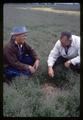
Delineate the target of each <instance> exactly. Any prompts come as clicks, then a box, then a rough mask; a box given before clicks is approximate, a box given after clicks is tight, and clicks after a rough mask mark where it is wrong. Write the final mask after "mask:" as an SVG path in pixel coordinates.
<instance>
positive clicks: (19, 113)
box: [3, 4, 80, 117]
mask: <svg viewBox="0 0 83 120" xmlns="http://www.w3.org/2000/svg"><path fill="white" fill-rule="evenodd" d="M20 6H22V5H13V4H10V5H8V4H5V5H4V43H5V42H7V40H8V39H9V33H10V32H11V29H12V27H13V26H16V25H25V26H26V27H28V30H29V32H28V40H27V42H28V43H29V44H30V45H31V46H32V47H33V48H34V49H35V50H36V51H37V53H38V54H39V56H40V60H41V61H40V67H39V69H38V71H37V72H36V73H35V74H34V75H33V76H31V77H30V78H28V77H27V76H20V77H16V78H14V79H13V80H12V84H11V86H8V85H7V84H6V83H4V84H3V114H4V116H6V117H40V116H41V117H79V116H80V75H79V74H77V73H75V72H73V71H72V70H70V69H69V70H67V69H65V68H64V66H63V65H62V64H60V65H58V66H57V71H56V75H55V77H54V78H48V76H47V58H48V55H49V53H50V50H51V49H52V48H53V46H54V44H55V42H56V41H57V40H58V39H59V35H60V32H62V31H65V30H68V31H71V32H72V33H73V34H76V35H80V15H79V14H78V15H75V14H65V13H64V14H63V13H52V12H46V11H34V10H30V9H25V10H23V9H17V8H18V7H20ZM24 6H26V7H27V5H24Z"/></svg>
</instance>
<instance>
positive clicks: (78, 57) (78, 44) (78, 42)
mask: <svg viewBox="0 0 83 120" xmlns="http://www.w3.org/2000/svg"><path fill="white" fill-rule="evenodd" d="M76 39H77V40H76V41H77V42H76V44H75V45H76V47H77V49H78V55H77V56H76V57H75V58H73V59H71V63H72V64H73V65H76V64H78V63H80V37H77V38H76Z"/></svg>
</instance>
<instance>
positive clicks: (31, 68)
mask: <svg viewBox="0 0 83 120" xmlns="http://www.w3.org/2000/svg"><path fill="white" fill-rule="evenodd" d="M28 68H29V70H30V72H31V73H32V74H33V73H35V69H34V67H32V66H31V65H29V67H28Z"/></svg>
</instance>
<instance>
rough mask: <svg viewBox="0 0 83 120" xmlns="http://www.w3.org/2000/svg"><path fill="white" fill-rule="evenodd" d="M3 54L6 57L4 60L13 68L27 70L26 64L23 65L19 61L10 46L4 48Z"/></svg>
mask: <svg viewBox="0 0 83 120" xmlns="http://www.w3.org/2000/svg"><path fill="white" fill-rule="evenodd" d="M4 56H5V57H6V60H7V61H8V64H9V65H10V66H12V67H14V68H17V69H19V70H28V67H29V66H28V65H25V64H23V63H21V62H20V61H19V60H18V59H17V56H16V54H15V51H14V50H12V49H11V48H9V49H4Z"/></svg>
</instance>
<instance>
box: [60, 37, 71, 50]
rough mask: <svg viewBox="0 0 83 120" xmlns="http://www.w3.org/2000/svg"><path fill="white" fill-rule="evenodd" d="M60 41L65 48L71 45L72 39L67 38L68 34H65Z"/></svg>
mask: <svg viewBox="0 0 83 120" xmlns="http://www.w3.org/2000/svg"><path fill="white" fill-rule="evenodd" d="M60 42H61V45H62V46H63V47H64V48H65V47H67V46H69V45H70V44H71V40H69V39H68V38H67V36H63V37H62V38H61V39H60Z"/></svg>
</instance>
